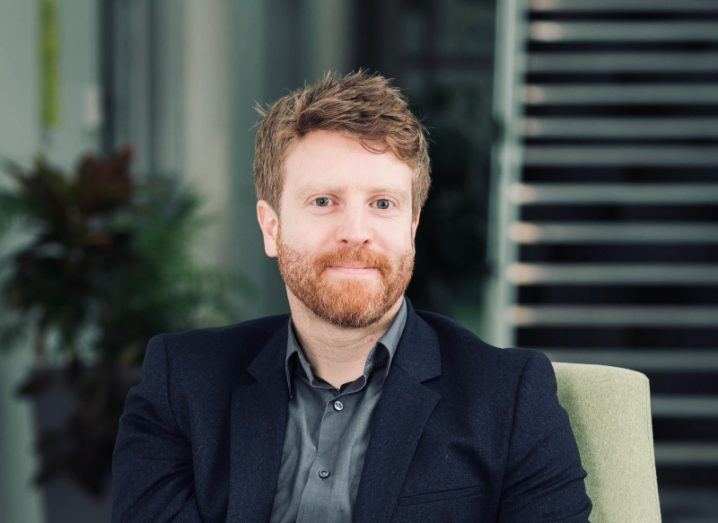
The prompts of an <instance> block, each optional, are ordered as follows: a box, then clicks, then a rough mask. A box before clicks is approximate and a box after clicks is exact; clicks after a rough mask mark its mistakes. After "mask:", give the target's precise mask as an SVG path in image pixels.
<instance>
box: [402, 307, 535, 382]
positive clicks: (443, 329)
mask: <svg viewBox="0 0 718 523" xmlns="http://www.w3.org/2000/svg"><path fill="white" fill-rule="evenodd" d="M416 312H417V314H418V315H419V317H420V318H421V319H422V320H424V321H425V322H426V323H427V324H428V325H429V327H431V329H433V330H434V332H435V333H436V336H437V338H438V341H439V346H440V348H441V353H442V359H444V358H459V359H469V360H476V361H481V362H482V363H488V362H492V363H500V364H501V365H504V366H507V367H519V368H522V367H523V366H524V365H526V364H527V362H528V361H529V360H531V359H533V358H538V359H545V360H546V361H548V358H547V357H546V356H545V355H544V354H543V353H542V352H541V351H539V350H536V349H517V348H502V347H497V346H495V345H492V344H490V343H488V342H486V341H484V340H482V339H481V338H480V337H479V336H477V335H476V334H474V333H473V332H471V331H470V330H468V329H467V328H465V327H463V326H461V325H460V324H458V323H457V322H456V321H454V320H452V319H451V318H448V317H446V316H443V315H441V314H437V313H435V312H429V311H423V310H417V311H416Z"/></svg>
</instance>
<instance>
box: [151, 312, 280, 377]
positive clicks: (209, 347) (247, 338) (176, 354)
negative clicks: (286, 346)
mask: <svg viewBox="0 0 718 523" xmlns="http://www.w3.org/2000/svg"><path fill="white" fill-rule="evenodd" d="M288 321H289V315H287V314H282V315H277V316H267V317H263V318H257V319H253V320H248V321H243V322H240V323H235V324H232V325H225V326H221V327H209V328H202V329H191V330H186V331H181V332H170V333H164V334H160V335H158V336H155V339H156V341H158V342H161V344H162V345H163V346H164V347H165V350H166V351H167V358H168V360H169V361H170V362H174V363H175V365H180V363H179V362H181V366H182V367H184V368H190V369H195V370H199V369H200V368H203V367H204V368H206V367H207V366H208V365H210V366H212V365H222V366H226V367H227V368H232V367H236V366H237V365H240V366H242V365H244V366H246V365H247V364H248V363H249V362H251V361H252V359H253V358H254V357H255V356H256V354H257V353H258V351H259V350H260V349H261V348H262V347H263V346H264V345H265V344H266V343H267V342H268V341H269V339H270V338H271V337H272V336H273V335H274V334H276V333H277V332H278V331H279V330H281V329H282V328H284V327H285V326H286V325H287V324H288Z"/></svg>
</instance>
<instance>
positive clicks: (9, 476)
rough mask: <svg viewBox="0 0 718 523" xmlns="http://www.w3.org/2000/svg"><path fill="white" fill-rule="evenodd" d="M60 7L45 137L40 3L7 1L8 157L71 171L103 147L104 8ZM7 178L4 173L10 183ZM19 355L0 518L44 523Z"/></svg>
mask: <svg viewBox="0 0 718 523" xmlns="http://www.w3.org/2000/svg"><path fill="white" fill-rule="evenodd" d="M58 5H59V16H58V25H59V30H60V33H59V35H60V36H59V44H60V45H59V49H60V53H59V56H60V68H59V70H60V75H59V79H60V81H59V85H60V90H59V103H60V107H61V112H60V123H59V126H58V128H57V129H56V130H55V131H54V132H52V133H50V134H49V135H46V136H44V137H43V133H42V132H41V128H40V97H39V91H40V76H39V61H38V56H39V37H40V27H39V2H37V1H28V0H0V157H4V158H9V159H12V160H15V161H18V162H21V163H24V164H27V163H29V162H30V161H31V160H32V158H33V157H34V156H35V155H36V154H37V153H38V152H40V151H42V152H44V153H45V155H46V156H47V157H48V159H49V160H51V161H53V162H54V163H55V164H57V165H60V166H62V167H65V168H68V167H70V166H72V165H74V163H75V161H76V160H77V158H78V156H79V155H80V154H81V153H83V152H87V151H91V150H93V149H95V147H96V143H97V141H96V128H94V127H93V126H88V125H87V121H86V120H85V116H86V110H85V105H86V96H88V93H89V92H90V91H91V90H92V89H93V88H94V87H96V84H97V45H96V44H97V30H96V20H95V18H96V2H95V1H94V0H73V1H72V2H58ZM3 178H4V176H3V175H1V174H0V180H2V182H3V183H4V182H5V180H4V179H3ZM1 308H2V304H0V310H1ZM19 349H20V350H16V351H14V352H13V353H11V354H0V463H1V464H2V465H1V466H0V507H1V509H0V518H2V520H3V521H7V522H9V523H14V522H23V523H33V522H39V521H42V511H41V509H42V507H41V503H42V499H41V496H40V495H39V493H38V492H37V491H36V490H35V489H34V487H32V486H31V485H30V479H31V476H32V473H33V471H34V470H35V456H34V450H33V440H34V429H33V424H32V419H31V412H30V409H29V408H28V405H27V403H26V402H25V401H24V400H20V399H18V398H16V397H15V395H14V390H15V388H16V386H17V384H18V382H19V381H20V379H21V378H22V377H23V376H24V375H25V374H26V372H27V371H28V370H29V368H30V365H31V363H32V360H31V357H30V356H31V354H30V351H29V350H24V348H22V347H20V348H19Z"/></svg>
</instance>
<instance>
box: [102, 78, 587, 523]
mask: <svg viewBox="0 0 718 523" xmlns="http://www.w3.org/2000/svg"><path fill="white" fill-rule="evenodd" d="M261 113H262V121H261V125H260V126H259V129H258V132H257V141H256V150H255V163H254V176H255V183H256V189H257V195H258V200H259V201H258V202H257V217H258V221H259V226H260V228H261V231H262V235H263V238H264V249H265V252H266V254H267V255H268V256H271V257H276V258H277V260H278V265H279V270H280V272H281V275H282V277H283V279H284V282H285V284H286V290H287V297H288V300H289V306H290V311H291V315H290V316H287V315H283V316H275V317H269V318H261V319H257V320H253V321H248V322H244V323H239V324H237V325H232V326H229V327H224V328H217V329H202V330H193V331H188V332H184V333H180V334H165V335H160V336H156V337H154V338H153V339H152V340H151V341H150V343H149V346H148V349H147V352H146V356H145V362H144V368H143V378H142V381H141V383H140V384H139V385H138V386H136V387H135V388H133V389H132V390H131V391H130V393H129V395H128V397H127V400H126V404H125V411H124V414H123V416H122V419H121V421H120V429H119V435H118V438H117V443H116V446H115V453H114V459H113V499H114V504H113V520H114V521H153V522H154V521H169V520H172V521H242V522H245V521H278V522H289V521H303V522H325V521H326V522H333V521H337V522H340V521H363V522H383V521H514V522H531V521H564V522H569V521H570V522H579V521H582V522H583V521H587V518H588V514H589V513H590V510H591V502H590V500H589V499H588V497H587V496H586V492H585V488H584V482H583V479H584V477H585V476H586V472H585V471H584V470H583V468H582V466H581V462H580V458H579V454H578V450H577V447H576V443H575V440H574V437H573V434H572V432H571V427H570V425H569V421H568V417H567V415H566V413H565V411H564V410H563V409H562V408H561V407H560V405H559V404H558V401H557V398H556V381H555V377H554V374H553V370H552V367H551V364H550V362H549V360H548V359H547V358H546V356H545V355H543V354H542V353H541V352H538V351H535V350H528V349H499V348H496V347H492V346H490V345H488V344H486V343H484V342H482V341H481V340H480V339H478V338H477V337H476V336H474V335H473V334H472V333H470V332H469V331H467V330H465V329H463V328H461V327H460V326H459V325H457V324H456V323H454V322H452V321H451V320H449V319H447V318H445V317H442V316H439V315H437V314H432V313H428V312H419V311H415V310H414V308H413V307H412V305H411V303H410V302H409V300H407V299H406V298H405V297H404V291H405V289H406V287H407V285H408V284H409V280H410V278H411V274H412V269H413V262H414V237H415V235H416V230H417V227H418V224H419V216H420V214H421V208H422V206H423V204H424V202H425V200H426V197H427V193H428V189H429V159H428V151H427V142H426V138H425V131H424V129H423V127H422V125H421V124H420V122H419V121H418V120H417V119H416V117H415V116H414V115H413V114H412V113H411V112H410V111H409V109H408V106H407V103H406V100H405V99H404V98H403V96H402V95H401V94H400V93H399V91H398V90H397V89H396V88H394V87H392V86H391V85H390V84H389V82H388V81H387V80H386V79H384V78H382V77H381V76H378V75H374V76H372V75H369V74H367V73H365V72H363V71H359V72H357V73H354V74H350V75H347V76H346V77H344V78H343V79H341V80H338V81H337V80H334V79H333V78H331V77H330V76H327V77H325V78H324V80H323V81H321V82H319V83H317V84H315V85H310V86H307V87H305V88H303V89H300V90H297V91H295V92H292V93H290V94H288V95H287V96H285V97H283V98H281V99H280V100H278V101H277V102H275V103H274V104H273V105H271V106H270V107H269V108H268V109H267V110H266V111H265V110H261Z"/></svg>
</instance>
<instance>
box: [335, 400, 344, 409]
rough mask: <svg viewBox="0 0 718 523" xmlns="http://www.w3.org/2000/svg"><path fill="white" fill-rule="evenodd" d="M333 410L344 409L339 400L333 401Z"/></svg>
mask: <svg viewBox="0 0 718 523" xmlns="http://www.w3.org/2000/svg"><path fill="white" fill-rule="evenodd" d="M334 410H344V404H343V403H342V402H341V401H339V400H337V401H335V402H334Z"/></svg>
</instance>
